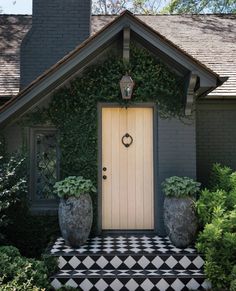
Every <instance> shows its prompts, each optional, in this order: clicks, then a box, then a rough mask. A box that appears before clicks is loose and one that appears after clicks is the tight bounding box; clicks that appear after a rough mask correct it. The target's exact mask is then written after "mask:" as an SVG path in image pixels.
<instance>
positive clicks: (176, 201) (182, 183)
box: [162, 176, 200, 248]
mask: <svg viewBox="0 0 236 291" xmlns="http://www.w3.org/2000/svg"><path fill="white" fill-rule="evenodd" d="M162 186H163V192H164V194H165V201H164V222H165V227H166V231H167V235H168V236H169V238H170V240H171V242H172V243H173V244H174V245H175V246H176V247H179V248H184V247H187V246H188V245H190V244H191V243H192V242H193V241H194V239H195V238H196V234H197V229H198V221H197V216H196V210H195V196H196V193H197V192H198V191H199V188H200V183H198V182H196V181H194V180H193V179H190V178H188V177H177V176H173V177H170V178H168V179H166V180H165V181H164V182H163V183H162Z"/></svg>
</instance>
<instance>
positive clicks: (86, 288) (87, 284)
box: [79, 279, 93, 291]
mask: <svg viewBox="0 0 236 291" xmlns="http://www.w3.org/2000/svg"><path fill="white" fill-rule="evenodd" d="M79 286H80V287H81V289H82V290H83V291H89V290H90V289H91V288H92V287H93V284H92V283H91V282H90V281H89V280H88V279H85V280H84V281H83V282H82V283H81V284H80V285H79Z"/></svg>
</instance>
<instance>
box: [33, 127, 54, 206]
mask: <svg viewBox="0 0 236 291" xmlns="http://www.w3.org/2000/svg"><path fill="white" fill-rule="evenodd" d="M30 135H31V138H30V151H31V159H30V195H31V202H32V208H41V209H42V210H44V209H48V208H56V206H57V199H56V197H55V195H54V194H53V185H54V184H55V182H56V181H57V180H58V179H59V147H58V132H57V130H55V129H53V128H32V129H31V134H30Z"/></svg>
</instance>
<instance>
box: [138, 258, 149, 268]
mask: <svg viewBox="0 0 236 291" xmlns="http://www.w3.org/2000/svg"><path fill="white" fill-rule="evenodd" d="M149 263H150V261H149V260H148V259H147V258H146V257H145V256H142V257H141V258H140V259H139V260H138V264H139V265H140V266H141V267H142V268H143V269H144V268H146V267H147V265H148V264H149Z"/></svg>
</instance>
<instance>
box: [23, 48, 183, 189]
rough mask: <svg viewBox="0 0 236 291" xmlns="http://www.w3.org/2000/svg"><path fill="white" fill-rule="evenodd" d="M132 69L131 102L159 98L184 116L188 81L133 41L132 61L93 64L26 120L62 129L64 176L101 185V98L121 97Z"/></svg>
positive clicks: (170, 111)
mask: <svg viewBox="0 0 236 291" xmlns="http://www.w3.org/2000/svg"><path fill="white" fill-rule="evenodd" d="M126 72H128V73H129V74H130V75H131V76H132V78H133V80H134V81H135V88H134V93H133V96H132V102H155V103H156V104H157V107H158V112H159V114H160V115H161V116H162V117H180V116H183V102H184V100H183V98H184V93H183V90H184V89H183V87H184V84H183V79H182V78H180V77H179V76H177V75H176V74H174V73H173V72H172V71H170V70H169V68H168V67H167V66H166V65H165V64H163V63H162V62H160V61H159V60H158V59H156V58H155V57H154V56H153V55H152V54H150V53H149V52H148V51H146V50H145V49H142V48H138V47H136V46H135V45H132V48H131V57H130V62H129V63H124V62H123V60H122V59H121V58H118V57H117V56H110V57H108V58H107V59H106V60H104V61H103V62H100V63H98V64H96V65H93V66H90V67H89V68H87V69H86V70H85V71H83V73H82V74H81V75H80V76H79V77H77V78H76V79H74V80H73V81H71V82H70V84H69V86H65V87H63V88H61V89H59V90H58V91H57V92H56V93H55V94H54V96H53V97H52V100H51V101H50V104H49V106H48V107H47V108H43V109H37V110H35V111H34V112H33V113H31V114H29V115H28V116H27V117H26V118H24V122H26V123H28V124H29V123H30V124H53V125H54V126H55V127H56V128H58V129H59V132H60V135H59V142H60V150H61V161H60V163H61V178H64V177H66V176H68V175H82V176H84V177H85V178H89V179H91V180H92V181H93V183H94V184H95V185H96V183H97V148H98V133H97V130H98V116H97V104H98V102H116V103H117V102H118V103H120V104H121V106H129V105H130V103H125V101H122V98H121V93H120V88H119V81H120V79H121V78H122V76H123V75H124V74H125V73H126Z"/></svg>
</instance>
